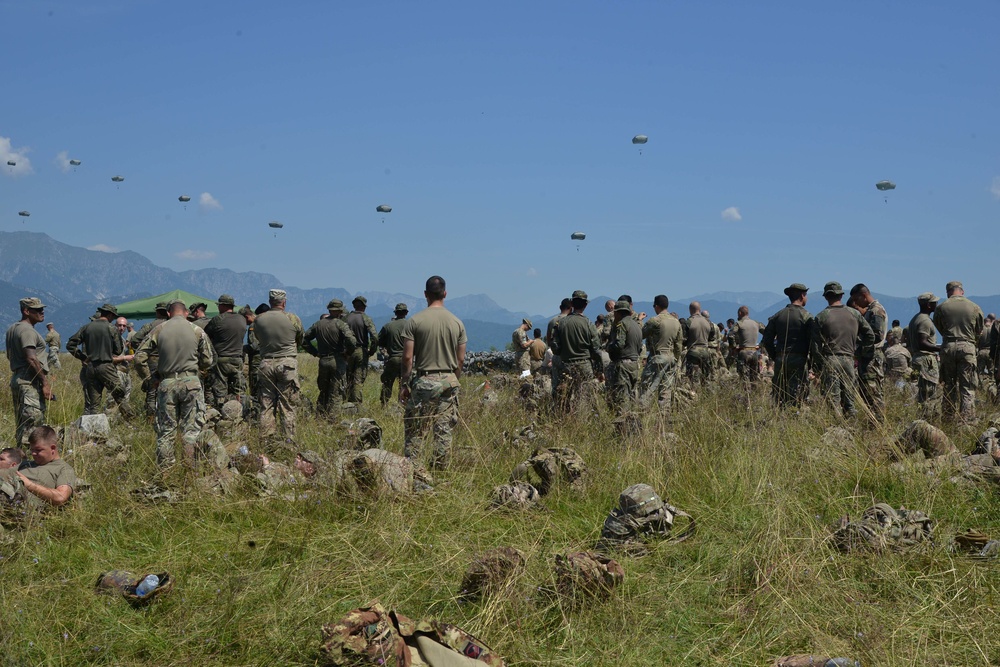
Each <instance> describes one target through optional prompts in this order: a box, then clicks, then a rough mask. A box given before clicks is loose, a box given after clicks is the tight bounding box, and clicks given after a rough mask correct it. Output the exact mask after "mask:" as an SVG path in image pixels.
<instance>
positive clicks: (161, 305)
mask: <svg viewBox="0 0 1000 667" xmlns="http://www.w3.org/2000/svg"><path fill="white" fill-rule="evenodd" d="M169 307H170V304H168V303H167V302H166V301H160V302H159V303H157V304H156V310H166V309H167V308H169Z"/></svg>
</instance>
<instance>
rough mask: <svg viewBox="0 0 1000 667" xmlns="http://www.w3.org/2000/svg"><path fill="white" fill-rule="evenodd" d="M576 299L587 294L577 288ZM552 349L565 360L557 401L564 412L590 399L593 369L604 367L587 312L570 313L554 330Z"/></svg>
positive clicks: (595, 332)
mask: <svg viewBox="0 0 1000 667" xmlns="http://www.w3.org/2000/svg"><path fill="white" fill-rule="evenodd" d="M578 294H582V295H583V296H577V295H578ZM574 298H576V299H580V298H582V299H586V298H587V297H586V293H584V292H579V291H578V292H574ZM552 351H553V353H555V354H558V355H559V358H560V359H561V360H562V364H561V366H562V367H561V369H560V373H559V386H558V394H557V396H556V402H557V403H556V404H557V406H558V407H559V409H560V410H562V411H563V412H567V413H568V412H572V411H574V410H576V409H577V408H578V407H580V404H581V403H584V402H586V401H588V400H589V399H590V396H589V395H588V393H589V391H590V389H591V388H590V387H589V386H588V385H590V383H591V380H593V379H594V368H595V367H596V368H601V367H602V366H603V363H602V360H601V343H600V338H599V336H598V333H597V328H596V327H595V326H594V325H593V323H592V322H591V321H590V320H589V319H587V317H586V316H585V315H584V314H582V313H577V312H573V313H570V314H569V315H567V316H566V317H564V318H563V319H562V321H561V322H560V323H559V326H558V327H557V328H556V330H555V335H554V337H553V339H552ZM553 384H555V383H553Z"/></svg>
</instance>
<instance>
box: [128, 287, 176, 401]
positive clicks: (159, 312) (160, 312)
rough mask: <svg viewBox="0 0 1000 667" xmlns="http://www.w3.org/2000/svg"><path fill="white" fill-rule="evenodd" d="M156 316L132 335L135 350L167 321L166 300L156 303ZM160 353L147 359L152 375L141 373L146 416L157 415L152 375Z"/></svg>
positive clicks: (137, 369)
mask: <svg viewBox="0 0 1000 667" xmlns="http://www.w3.org/2000/svg"><path fill="white" fill-rule="evenodd" d="M155 313H156V318H155V319H154V320H153V321H152V322H147V323H146V324H144V325H143V326H142V328H141V329H139V331H138V332H136V334H135V336H133V337H132V345H133V348H132V349H134V350H138V349H139V348H140V347H141V346H142V342H143V341H144V340H146V337H147V336H148V335H149V334H150V333H151V332H152V331H153V329H155V328H156V327H158V326H159V325H161V324H163V323H164V322H166V321H167V319H168V316H167V304H166V302H165V301H161V302H160V303H157V304H156V310H155ZM158 358H159V357H158V355H157V354H156V351H155V350H154V351H153V352H152V353H150V355H149V357H148V358H147V360H146V367H147V368H148V369H149V373H150V375H147V376H146V377H145V378H143V377H142V375H140V376H139V377H140V379H142V390H143V391H144V392H145V393H146V416H147V417H155V416H156V387H155V386H153V381H152V377H151V376H152V375H154V374H155V373H156V363H157V360H158ZM136 371H137V372H139V368H138V366H136Z"/></svg>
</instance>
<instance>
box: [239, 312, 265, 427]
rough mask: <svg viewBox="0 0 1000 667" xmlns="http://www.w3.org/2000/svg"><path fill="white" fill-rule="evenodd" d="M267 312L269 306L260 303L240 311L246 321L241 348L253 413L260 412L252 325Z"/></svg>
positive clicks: (257, 351) (257, 355)
mask: <svg viewBox="0 0 1000 667" xmlns="http://www.w3.org/2000/svg"><path fill="white" fill-rule="evenodd" d="M269 310H271V306H269V305H267V304H266V303H261V304H258V305H257V308H256V309H254V310H250V304H247V305H246V306H244V307H243V310H241V311H240V314H241V315H243V319H245V320H246V321H247V342H246V344H245V345H244V346H243V352H244V353H245V354H246V355H247V384H248V385H249V391H250V397H251V398H252V399H253V407H254V411H255V413H259V412H260V341H259V340H257V334H256V332H255V331H254V323H255V322H256V321H257V318H258V317H260V316H261V314H262V313H266V312H267V311H269Z"/></svg>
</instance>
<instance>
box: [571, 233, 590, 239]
mask: <svg viewBox="0 0 1000 667" xmlns="http://www.w3.org/2000/svg"><path fill="white" fill-rule="evenodd" d="M569 237H570V238H571V239H573V240H574V241H583V240H584V239H586V238H587V235H586V234H584V233H583V232H573V233H572V234H570V235H569Z"/></svg>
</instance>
